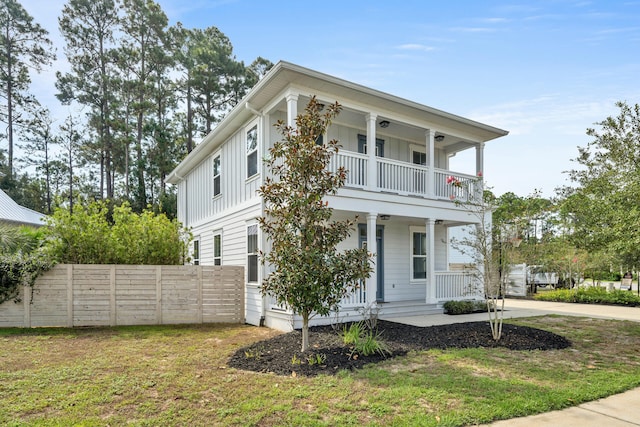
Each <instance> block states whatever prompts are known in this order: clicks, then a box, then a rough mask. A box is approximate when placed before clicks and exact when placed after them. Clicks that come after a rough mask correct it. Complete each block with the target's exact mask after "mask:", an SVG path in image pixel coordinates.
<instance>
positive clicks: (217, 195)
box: [211, 151, 222, 199]
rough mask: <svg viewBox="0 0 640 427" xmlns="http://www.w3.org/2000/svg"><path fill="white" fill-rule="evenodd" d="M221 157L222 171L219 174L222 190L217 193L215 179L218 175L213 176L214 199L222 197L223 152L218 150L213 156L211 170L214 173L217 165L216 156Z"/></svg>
mask: <svg viewBox="0 0 640 427" xmlns="http://www.w3.org/2000/svg"><path fill="white" fill-rule="evenodd" d="M218 157H219V158H220V173H219V174H218V179H220V192H219V193H218V194H215V191H216V190H215V188H216V186H215V180H216V175H213V178H212V179H211V184H212V185H213V189H212V190H213V198H214V199H218V198H220V197H222V153H221V152H220V151H218V152H216V153H214V154H213V156H212V157H211V172H212V174H214V173H215V172H214V165H215V161H216V158H218Z"/></svg>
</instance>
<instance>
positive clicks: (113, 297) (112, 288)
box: [109, 264, 118, 326]
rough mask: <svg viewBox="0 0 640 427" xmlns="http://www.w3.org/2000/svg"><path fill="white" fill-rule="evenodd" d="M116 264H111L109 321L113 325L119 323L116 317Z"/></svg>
mask: <svg viewBox="0 0 640 427" xmlns="http://www.w3.org/2000/svg"><path fill="white" fill-rule="evenodd" d="M116 316H117V313H116V266H115V264H112V265H110V266H109V323H110V324H111V326H116V325H117V323H118V322H117V319H116Z"/></svg>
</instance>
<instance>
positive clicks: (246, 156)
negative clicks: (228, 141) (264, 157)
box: [244, 121, 260, 181]
mask: <svg viewBox="0 0 640 427" xmlns="http://www.w3.org/2000/svg"><path fill="white" fill-rule="evenodd" d="M253 128H255V129H256V148H255V149H254V150H251V151H248V149H247V135H248V134H249V132H251V131H252V130H253ZM244 151H245V154H244V158H245V168H246V171H245V177H246V181H252V180H253V179H255V178H256V177H258V176H260V156H259V155H258V154H259V153H260V126H258V122H257V121H256V122H254V123H251V124H250V125H249V126H247V127H246V128H245V132H244ZM254 152H255V153H256V173H254V174H253V175H249V168H248V164H249V156H250V155H251V154H253V153H254Z"/></svg>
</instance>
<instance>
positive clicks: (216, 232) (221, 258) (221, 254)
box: [213, 230, 224, 265]
mask: <svg viewBox="0 0 640 427" xmlns="http://www.w3.org/2000/svg"><path fill="white" fill-rule="evenodd" d="M217 236H220V256H216V237H217ZM222 242H223V240H222V230H215V231H214V232H213V265H222V262H223V254H224V251H223V250H222ZM216 259H220V264H216Z"/></svg>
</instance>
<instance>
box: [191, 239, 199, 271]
mask: <svg viewBox="0 0 640 427" xmlns="http://www.w3.org/2000/svg"><path fill="white" fill-rule="evenodd" d="M193 265H200V240H198V239H195V240H194V241H193Z"/></svg>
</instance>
